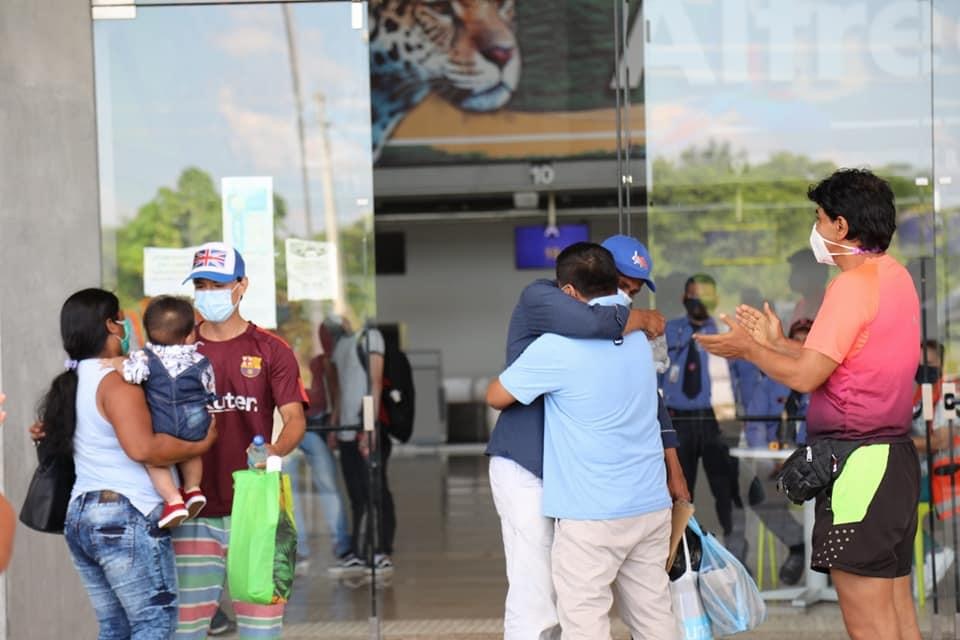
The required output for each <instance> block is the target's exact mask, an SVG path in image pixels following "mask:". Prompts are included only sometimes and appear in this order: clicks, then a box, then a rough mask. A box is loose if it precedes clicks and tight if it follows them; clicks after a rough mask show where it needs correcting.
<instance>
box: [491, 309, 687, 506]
mask: <svg viewBox="0 0 960 640" xmlns="http://www.w3.org/2000/svg"><path fill="white" fill-rule="evenodd" d="M591 304H604V305H611V304H623V300H622V298H621V297H620V296H606V297H603V298H598V299H596V300H593V301H592V302H591ZM500 383H501V384H502V385H503V386H504V388H505V389H506V390H507V391H508V392H509V393H510V394H511V395H512V396H513V397H514V398H516V399H517V400H518V401H519V402H521V403H523V404H530V403H531V402H533V401H534V400H535V399H536V398H537V397H538V396H540V395H543V396H544V397H545V400H546V403H545V408H546V413H545V434H544V450H543V512H544V515H546V516H549V517H553V518H569V519H572V520H615V519H620V518H629V517H634V516H638V515H643V514H645V513H652V512H654V511H659V510H661V509H667V508H669V507H670V506H671V504H672V502H671V500H670V495H669V494H668V492H667V475H666V467H665V465H664V460H663V444H662V440H661V437H660V425H659V423H658V422H657V380H656V373H655V370H654V366H653V354H652V353H651V351H650V344H649V342H648V341H647V339H646V337H645V336H644V335H643V334H642V333H632V334H630V335H628V336H627V337H626V338H624V340H623V342H622V344H616V343H615V341H613V340H583V339H580V340H578V339H572V338H564V337H562V336H559V335H556V334H552V333H548V334H545V335H543V336H541V337H539V338H537V339H536V340H535V341H534V342H533V343H532V344H531V345H530V346H529V347H527V349H526V350H525V351H524V352H523V353H522V354H521V355H520V357H519V358H517V360H516V361H514V363H513V364H512V365H510V366H509V367H508V368H507V370H506V371H504V372H503V374H501V376H500Z"/></svg>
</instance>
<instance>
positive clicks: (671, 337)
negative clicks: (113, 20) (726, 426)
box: [660, 273, 739, 536]
mask: <svg viewBox="0 0 960 640" xmlns="http://www.w3.org/2000/svg"><path fill="white" fill-rule="evenodd" d="M683 306H684V308H685V309H686V310H687V315H685V316H683V317H681V318H674V319H673V320H670V321H669V322H667V328H666V332H665V333H666V337H667V348H668V351H669V354H670V362H671V365H670V368H669V369H667V372H666V373H665V374H664V375H663V376H662V378H661V382H660V384H661V387H662V389H663V395H664V401H665V402H666V405H667V410H668V411H669V412H670V415H671V416H672V417H673V424H674V428H675V429H676V431H677V436H678V438H679V441H680V447H679V449H678V451H677V453H678V454H679V456H680V465H681V466H682V467H683V475H684V476H685V477H686V480H687V488H688V489H689V490H690V493H691V495H692V494H693V493H694V489H695V486H696V481H697V465H698V462H699V460H700V458H703V468H704V469H705V470H706V472H707V482H708V483H709V484H710V491H711V493H713V498H714V502H715V506H716V509H717V519H718V520H719V521H720V526H721V527H722V528H723V533H724V536H730V534H731V533H732V532H733V503H734V500H737V501H739V495H738V491H737V490H736V484H737V468H736V465H735V463H734V460H733V459H732V458H731V457H730V449H729V448H728V447H727V445H726V444H724V442H723V440H722V439H721V438H720V425H719V424H717V417H716V415H715V414H714V412H713V407H712V406H711V394H710V391H711V389H710V372H709V370H708V366H707V362H708V356H707V352H706V351H703V350H702V349H701V348H700V345H699V344H697V342H696V341H695V340H694V339H693V336H694V334H695V333H708V334H714V333H717V324H716V322H714V320H713V318H712V317H710V313H711V312H712V311H713V310H714V309H715V308H716V306H717V283H716V281H714V279H713V278H712V277H710V276H708V275H706V274H702V273H701V274H696V275H694V276H691V277H690V278H688V279H687V282H686V284H685V286H684V293H683Z"/></svg>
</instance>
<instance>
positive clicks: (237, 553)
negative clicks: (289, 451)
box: [227, 469, 297, 604]
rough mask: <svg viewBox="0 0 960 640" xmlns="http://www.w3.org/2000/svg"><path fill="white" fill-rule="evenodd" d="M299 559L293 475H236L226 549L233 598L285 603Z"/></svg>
mask: <svg viewBox="0 0 960 640" xmlns="http://www.w3.org/2000/svg"><path fill="white" fill-rule="evenodd" d="M296 559H297V527H296V523H295V522H294V519H293V493H292V492H291V490H290V476H288V475H287V474H285V473H280V472H278V471H270V472H266V471H260V470H253V469H246V470H242V471H234V472H233V508H232V509H231V513H230V541H229V548H228V550H227V580H228V582H229V584H230V595H231V596H232V597H233V598H234V599H235V600H239V601H241V602H252V603H256V604H275V603H278V602H286V601H287V600H289V598H290V590H291V588H292V586H293V571H294V566H295V564H296Z"/></svg>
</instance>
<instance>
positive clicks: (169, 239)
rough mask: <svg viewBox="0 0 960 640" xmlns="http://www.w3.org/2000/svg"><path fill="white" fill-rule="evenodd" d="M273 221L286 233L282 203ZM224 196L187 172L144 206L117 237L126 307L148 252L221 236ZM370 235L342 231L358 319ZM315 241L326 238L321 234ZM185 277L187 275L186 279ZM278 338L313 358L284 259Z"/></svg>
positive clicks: (368, 308)
mask: <svg viewBox="0 0 960 640" xmlns="http://www.w3.org/2000/svg"><path fill="white" fill-rule="evenodd" d="M273 206H274V220H275V224H276V226H277V228H278V229H280V228H282V225H283V221H284V219H285V217H286V214H287V205H286V201H285V200H284V198H283V197H282V196H280V195H278V194H274V196H273ZM222 227H223V215H222V209H221V201H220V193H219V192H218V191H217V189H216V186H215V184H214V181H213V178H212V177H211V176H210V174H208V173H207V172H205V171H203V170H201V169H197V168H193V167H191V168H188V169H185V170H184V171H183V173H181V174H180V177H179V178H178V179H177V184H176V186H175V187H172V188H171V187H160V188H159V189H158V190H157V194H156V195H155V196H154V198H153V199H152V200H151V201H150V202H148V203H146V204H144V205H143V206H141V207H140V209H139V210H138V211H137V215H136V216H135V217H134V218H133V219H131V220H130V221H129V222H127V223H126V224H124V225H123V226H122V227H120V228H119V229H118V230H117V233H116V256H117V295H118V296H119V297H120V301H121V304H122V305H123V307H124V308H131V309H132V308H136V307H137V306H138V304H139V303H140V301H141V300H142V299H143V297H144V296H143V249H144V247H167V248H177V247H189V246H195V245H198V244H202V243H204V242H210V241H215V240H220V239H221V238H222V237H223V229H222ZM284 235H285V234H283V233H277V234H276V237H275V239H274V243H275V251H276V255H278V256H282V255H283V251H284V246H283V237H282V236H284ZM366 237H367V234H366V232H365V225H364V222H363V221H362V220H361V221H359V222H357V223H355V224H353V225H351V226H349V227H343V228H341V230H340V248H339V249H340V251H341V252H343V264H344V267H345V273H346V274H348V276H347V300H348V304H349V305H350V307H351V308H352V309H353V310H354V312H355V313H356V314H357V315H358V316H359V317H361V318H362V317H365V315H366V314H368V313H370V314H372V313H373V310H374V307H375V301H374V299H373V295H372V286H371V282H372V274H373V262H372V256H373V250H372V247H371V248H370V249H369V250H368V251H367V255H368V256H369V258H368V263H367V266H366V270H364V257H363V256H364V253H363V250H364V247H363V243H364V242H365V239H366ZM314 239H320V240H322V239H323V236H322V234H318V235H317V236H316V237H315V238H314ZM184 275H186V274H184ZM276 278H277V283H276V285H277V322H278V325H279V326H278V333H279V334H280V335H282V336H283V337H284V338H285V339H286V340H287V341H289V342H290V343H291V345H293V347H294V349H295V350H296V351H297V353H298V356H301V362H306V361H307V360H308V359H309V357H310V356H312V355H313V354H312V349H313V347H312V343H313V335H314V333H315V332H316V329H317V328H316V327H315V326H311V325H312V324H313V323H312V321H311V320H310V314H309V313H308V309H307V306H308V303H304V302H288V301H287V272H286V264H285V261H284V260H277V261H276Z"/></svg>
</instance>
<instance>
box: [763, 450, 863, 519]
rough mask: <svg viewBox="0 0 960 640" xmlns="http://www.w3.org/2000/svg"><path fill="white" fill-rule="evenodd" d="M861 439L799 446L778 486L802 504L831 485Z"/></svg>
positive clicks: (788, 461)
mask: <svg viewBox="0 0 960 640" xmlns="http://www.w3.org/2000/svg"><path fill="white" fill-rule="evenodd" d="M861 444H864V443H862V442H855V441H850V440H830V439H823V440H817V441H816V442H814V443H812V444H809V445H806V446H803V447H798V448H797V450H796V451H794V452H793V454H792V455H791V456H790V457H789V458H787V460H786V462H784V463H783V468H782V469H781V470H780V474H779V475H778V476H777V489H778V490H779V491H780V492H781V493H783V494H785V495H786V496H787V498H788V499H789V500H790V502H792V503H794V504H803V503H804V502H806V501H807V500H811V499H813V498H816V497H817V496H818V495H820V493H821V492H822V491H824V490H825V489H827V488H829V487H830V485H831V484H833V481H834V480H836V479H837V477H838V476H839V475H840V472H841V471H843V464H844V463H845V462H846V461H847V458H848V457H849V456H850V454H851V453H853V452H854V451H855V450H856V449H857V447H859V446H860V445H861Z"/></svg>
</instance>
